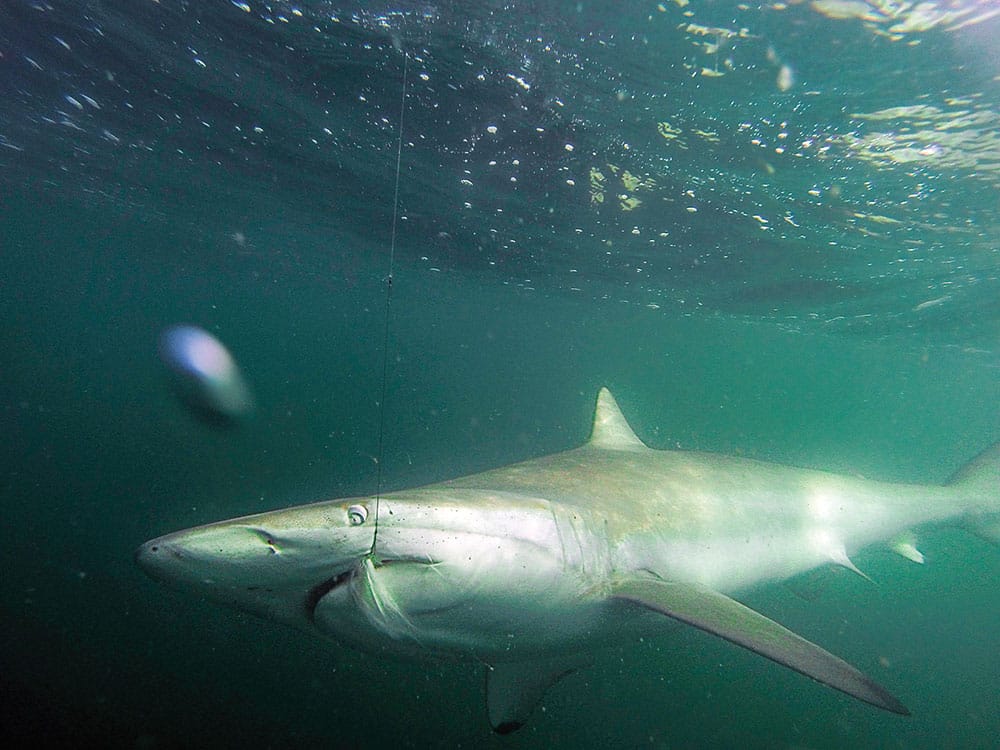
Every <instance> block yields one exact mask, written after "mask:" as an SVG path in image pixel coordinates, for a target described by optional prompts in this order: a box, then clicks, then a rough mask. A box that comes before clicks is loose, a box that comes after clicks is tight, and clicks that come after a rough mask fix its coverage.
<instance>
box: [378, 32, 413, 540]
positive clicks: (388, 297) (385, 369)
mask: <svg viewBox="0 0 1000 750" xmlns="http://www.w3.org/2000/svg"><path fill="white" fill-rule="evenodd" d="M409 61H410V58H409V56H408V55H407V54H406V51H405V50H403V87H402V94H401V95H400V99H399V125H398V128H397V130H398V132H397V136H396V187H395V190H394V191H393V196H392V239H391V240H390V242H389V268H388V273H387V274H386V277H385V326H384V327H383V329H382V392H381V394H380V397H379V402H378V459H377V461H376V462H375V466H376V469H375V531H374V533H373V534H372V549H371V552H370V553H369V554H371V555H373V556H374V554H375V544H376V542H377V541H378V519H379V514H378V511H379V504H380V500H381V499H382V455H383V447H384V438H385V398H386V393H387V391H388V389H389V321H390V316H389V308H390V306H391V303H392V267H393V261H394V260H395V258H396V224H397V222H398V220H399V173H400V166H401V165H402V162H403V114H404V113H405V112H406V74H407V72H408V68H409Z"/></svg>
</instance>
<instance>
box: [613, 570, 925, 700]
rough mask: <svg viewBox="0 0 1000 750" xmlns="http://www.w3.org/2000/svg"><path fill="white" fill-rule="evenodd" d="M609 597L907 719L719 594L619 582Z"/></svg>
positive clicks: (857, 678)
mask: <svg viewBox="0 0 1000 750" xmlns="http://www.w3.org/2000/svg"><path fill="white" fill-rule="evenodd" d="M611 597H612V598H614V599H619V600H621V601H627V602H632V603H634V604H637V605H639V606H642V607H645V608H646V609H649V610H652V611H654V612H659V613H661V614H664V615H666V616H668V617H672V618H674V619H676V620H680V621H681V622H685V623H687V624H688V625H693V626H694V627H696V628H699V629H701V630H704V631H706V632H708V633H711V634H712V635H717V636H719V637H720V638H725V639H726V640H727V641H730V642H732V643H735V644H737V645H738V646H743V647H744V648H746V649H749V650H750V651H754V652H755V653H758V654H760V655H761V656H765V657H767V658H768V659H771V660H772V661H775V662H777V663H778V664H782V665H784V666H786V667H788V668H790V669H794V670H795V671H796V672H800V673H801V674H804V675H807V676H808V677H812V678H813V679H814V680H816V681H817V682H822V683H823V684H825V685H829V686H830V687H832V688H836V689H837V690H840V691H841V692H844V693H847V694H848V695H850V696H853V697H854V698H857V699H858V700H861V701H864V702H865V703H870V704H871V705H873V706H877V707H878V708H882V709H885V710H886V711H891V712H893V713H896V714H902V715H904V716H908V715H909V713H910V712H909V711H908V710H907V709H906V706H904V705H903V704H902V703H900V701H899V700H898V699H897V698H896V697H895V696H893V695H892V694H891V693H889V691H888V690H886V689H885V688H883V687H882V686H881V685H879V684H878V683H876V682H875V681H874V680H872V679H871V678H870V677H868V676H867V675H865V674H864V673H862V672H861V671H859V670H857V669H855V668H854V667H852V666H851V665H850V664H848V663H847V662H846V661H844V660H843V659H840V658H838V657H836V656H834V655H833V654H831V653H830V652H828V651H826V650H825V649H822V648H820V647H819V646H817V645H816V644H815V643H811V642H810V641H807V640H806V639H805V638H802V637H801V636H799V635H796V634H795V633H793V632H792V631H791V630H789V629H788V628H786V627H784V626H782V625H779V624H778V623H776V622H774V620H771V619H768V618H767V617H765V616H764V615H762V614H760V613H759V612H755V611H754V610H752V609H750V608H749V607H747V606H745V605H743V604H740V603H739V602H737V601H736V600H734V599H730V598H729V597H728V596H726V595H725V594H720V593H719V592H718V591H713V590H712V589H709V588H707V587H704V586H698V585H696V584H689V583H677V582H672V581H665V580H662V579H660V578H654V577H652V576H650V577H642V578H629V579H624V580H621V581H619V582H618V583H617V584H615V585H614V586H613V587H612V593H611Z"/></svg>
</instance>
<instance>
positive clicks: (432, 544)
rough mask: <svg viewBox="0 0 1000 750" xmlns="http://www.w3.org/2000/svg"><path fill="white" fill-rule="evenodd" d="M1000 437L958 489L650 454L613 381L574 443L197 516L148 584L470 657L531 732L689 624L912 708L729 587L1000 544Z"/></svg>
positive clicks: (155, 553)
mask: <svg viewBox="0 0 1000 750" xmlns="http://www.w3.org/2000/svg"><path fill="white" fill-rule="evenodd" d="M998 487H1000V445H998V446H994V447H993V448H991V449H990V450H988V451H986V452H985V453H983V454H982V455H981V456H980V457H979V458H977V459H975V460H974V461H972V462H971V463H970V464H968V465H967V466H966V467H965V468H964V469H962V470H961V471H960V472H959V473H958V474H957V475H956V476H955V477H954V478H953V479H952V481H951V482H949V483H948V484H947V485H944V486H923V485H911V484H890V483H883V482H874V481H868V480H865V479H861V478H854V477H847V476H839V475H836V474H831V473H826V472H822V471H814V470H808V469H798V468H791V467H786V466H779V465H775V464H769V463H764V462H761V461H754V460H749V459H745V458H734V457H728V456H721V455H716V454H711V453H694V452H686V451H658V450H652V449H650V448H648V447H646V446H645V445H644V444H643V443H642V442H641V441H640V440H639V438H638V437H636V435H635V433H634V432H633V431H632V430H631V428H630V427H629V425H628V422H627V421H626V420H625V417H624V416H623V415H622V413H621V411H620V410H619V408H618V406H617V404H616V403H615V400H614V398H613V397H612V395H611V393H610V392H609V391H608V390H607V389H602V390H601V391H600V393H599V395H598V398H597V410H596V415H595V418H594V426H593V432H592V434H591V437H590V440H589V441H588V442H587V443H586V444H585V445H583V446H581V447H579V448H576V449H574V450H569V451H565V452H563V453H557V454H553V455H549V456H544V457H542V458H537V459H533V460H529V461H525V462H523V463H518V464H514V465H511V466H505V467H502V468H498V469H493V470H491V471H486V472H483V473H481V474H475V475H473V476H469V477H464V478H461V479H452V480H450V481H446V482H440V483H438V484H432V485H428V486H425V487H420V488H417V489H411V490H404V491H400V492H390V493H386V494H384V495H381V496H380V497H366V498H354V499H347V500H331V501H328V502H319V503H314V504H311V505H302V506H298V507H293V508H287V509H284V510H277V511H273V512H269V513H260V514H257V515H252V516H245V517H242V518H236V519H232V520H229V521H221V522H219V523H213V524H209V525H206V526H199V527H196V528H193V529H187V530H185V531H178V532H175V533H173V534H168V535H166V536H162V537H160V538H158V539H154V540H152V541H149V542H147V543H146V544H144V545H143V546H142V547H140V548H139V550H138V552H137V553H136V557H137V560H138V562H139V564H140V565H141V566H142V568H143V569H144V570H145V571H146V572H147V573H149V575H151V576H152V577H153V578H156V579H159V580H162V581H165V582H167V583H169V584H172V585H175V586H178V587H181V588H186V589H190V590H191V591H193V592H195V593H198V594H202V595H204V596H207V597H210V598H213V599H216V600H218V601H221V602H223V603H225V604H228V605H231V606H234V607H237V608H239V609H241V610H244V611H247V612H251V613H253V614H255V615H259V616H261V617H264V618H267V619H271V620H278V621H281V622H284V623H287V624H289V625H292V626H295V627H297V628H301V629H302V630H306V631H309V632H312V633H315V634H318V635H320V636H323V637H329V638H333V639H336V640H338V641H341V642H343V643H347V644H350V645H353V646H355V647H357V648H360V649H363V650H366V651H372V652H379V653H386V654H397V655H402V656H427V655H430V656H445V657H457V658H464V659H474V660H477V661H480V662H482V663H485V664H487V665H489V666H488V667H487V691H486V692H487V706H488V710H489V716H490V721H491V723H492V725H493V727H494V729H495V730H497V731H498V732H501V733H506V732H509V731H513V730H514V729H516V728H518V727H519V726H521V725H522V724H523V723H524V721H525V719H526V717H527V715H528V713H529V712H530V711H531V709H532V707H533V706H534V705H535V703H537V701H538V700H539V699H540V697H541V695H542V693H543V692H544V690H545V689H546V688H547V687H548V686H549V685H551V684H552V683H553V682H554V681H555V680H557V679H558V678H559V677H560V676H562V675H563V674H565V673H567V672H568V671H572V670H573V669H574V668H576V667H577V666H578V665H580V664H581V663H582V662H585V661H586V659H585V655H586V654H587V653H588V652H589V651H590V650H592V649H593V648H595V647H598V646H600V645H602V644H608V643H610V642H615V643H618V642H621V640H622V638H623V636H624V637H628V636H635V637H639V636H641V635H650V634H655V633H657V632H662V631H664V630H665V629H666V628H665V626H666V625H667V624H668V623H671V622H675V621H680V622H683V623H687V624H689V625H693V626H695V627H697V628H700V629H702V630H704V631H707V632H709V633H711V634H713V635H716V636H719V637H721V638H724V639H726V640H728V641H731V642H733V643H735V644H737V645H740V646H743V647H745V648H748V649H750V650H751V651H755V652H757V653H758V654H761V655H762V656H765V657H767V658H769V659H772V660H773V661H775V662H778V663H779V664H783V665H785V666H787V667H790V668H791V669H794V670H796V671H798V672H801V673H802V674H805V675H808V676H809V677H812V678H813V679H814V680H817V681H818V682H821V683H825V684H826V685H829V686H831V687H833V688H836V689H837V690H841V691H843V692H844V693H847V694H848V695H851V696H854V697H855V698H858V699H860V700H862V701H864V702H866V703H870V704H871V705H873V706H877V707H878V708H881V709H885V710H887V711H891V712H894V713H897V714H907V713H908V711H907V709H906V708H905V707H904V706H903V704H902V703H901V702H900V701H899V700H897V699H896V698H895V697H894V696H892V695H891V694H890V693H889V692H888V691H887V690H886V689H885V688H883V687H881V686H880V685H878V684H876V683H875V682H874V681H873V680H871V679H870V678H869V677H867V676H866V675H864V674H862V673H861V672H860V671H858V670H857V669H855V668H854V667H852V666H851V665H849V664H847V663H846V662H844V661H842V660H841V659H839V658H837V657H836V656H833V655H832V654H830V653H829V652H827V651H825V650H824V649H822V648H820V647H819V646H817V645H815V644H813V643H811V642H809V641H807V640H805V639H804V638H802V637H800V636H798V635H796V634H795V633H793V632H791V631H790V630H788V629H786V628H784V627H782V626H781V625H779V624H778V623H776V622H774V621H773V620H770V619H768V618H767V617H765V616H764V615H762V614H760V613H758V612H756V611H754V610H752V609H750V608H748V607H746V606H744V605H743V604H740V603H739V602H738V601H736V600H735V599H733V598H731V596H732V595H734V594H738V593H739V592H741V591H745V590H747V589H749V588H751V587H754V586H757V585H759V584H763V583H766V582H772V581H781V580H784V579H787V578H789V577H791V576H795V575H796V574H799V573H803V572H805V571H809V570H811V569H813V568H816V567H819V566H822V565H825V564H828V563H831V562H832V563H835V564H837V565H841V566H845V567H847V568H850V569H852V570H854V571H856V572H860V571H858V570H857V568H856V567H855V566H854V564H853V563H852V562H851V560H850V558H849V557H848V550H856V549H858V548H861V547H864V546H866V545H869V544H873V543H876V542H883V543H887V544H889V545H890V546H891V548H892V549H894V550H895V551H896V552H898V553H899V554H901V555H903V556H904V557H907V558H909V559H910V560H913V561H915V562H922V559H923V558H922V556H921V554H920V552H919V551H918V550H917V548H916V547H915V546H914V541H913V539H914V538H913V537H912V531H913V530H914V529H916V528H918V527H920V526H923V525H925V524H930V523H934V522H941V521H946V520H949V519H957V520H962V521H963V522H965V523H968V524H970V525H972V526H973V527H974V529H975V530H976V531H977V532H979V533H981V534H982V535H984V536H986V537H988V538H991V539H993V540H997V539H998V538H1000V522H998V519H1000V498H998V492H997V490H998Z"/></svg>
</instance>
